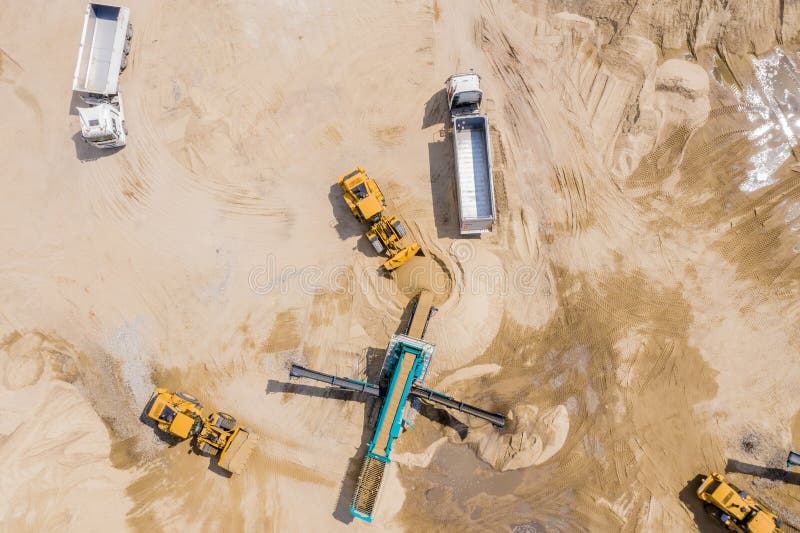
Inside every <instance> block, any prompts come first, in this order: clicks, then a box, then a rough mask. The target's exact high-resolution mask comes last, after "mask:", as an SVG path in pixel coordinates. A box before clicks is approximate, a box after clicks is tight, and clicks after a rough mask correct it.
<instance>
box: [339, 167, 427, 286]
mask: <svg viewBox="0 0 800 533" xmlns="http://www.w3.org/2000/svg"><path fill="white" fill-rule="evenodd" d="M339 186H340V187H341V188H342V190H343V191H344V201H345V203H347V206H348V207H349V208H350V211H351V212H352V213H353V215H354V216H355V217H356V218H357V219H358V220H360V221H361V222H369V223H371V226H370V229H369V230H368V231H367V233H366V237H367V240H368V241H369V243H370V244H371V245H372V248H373V249H374V250H375V251H376V252H377V253H378V254H379V255H384V254H385V255H386V256H387V257H388V258H389V259H387V260H386V261H385V262H384V263H383V268H385V269H386V270H389V271H391V270H394V269H395V268H397V267H399V266H400V265H402V264H404V263H405V262H406V261H408V260H409V259H411V258H412V257H414V256H415V255H417V254H419V253H420V252H421V247H420V245H419V244H417V243H412V244H410V245H408V246H404V244H403V238H404V237H405V236H406V229H405V227H404V226H403V223H402V222H400V220H398V219H397V218H396V217H390V216H386V215H384V214H383V209H384V207H385V206H386V200H385V198H384V196H383V193H382V192H381V189H380V187H378V184H377V183H375V180H373V179H372V178H370V177H369V176H368V175H367V173H366V171H365V170H364V169H363V168H361V167H356V168H354V169H353V170H351V171H350V172H347V173H345V174H343V175H342V176H340V177H339Z"/></svg>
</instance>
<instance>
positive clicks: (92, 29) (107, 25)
mask: <svg viewBox="0 0 800 533" xmlns="http://www.w3.org/2000/svg"><path fill="white" fill-rule="evenodd" d="M128 18H129V15H128V10H127V9H126V8H119V7H115V6H105V5H99V4H90V5H89V6H88V7H87V14H86V18H85V22H84V33H83V38H82V40H81V50H80V53H79V55H78V65H77V67H76V68H75V79H74V81H73V90H77V91H82V92H90V93H98V94H115V93H116V92H117V82H118V80H119V69H120V64H121V61H122V57H123V47H124V45H125V34H126V33H127V31H128Z"/></svg>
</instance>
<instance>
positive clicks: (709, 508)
mask: <svg viewBox="0 0 800 533" xmlns="http://www.w3.org/2000/svg"><path fill="white" fill-rule="evenodd" d="M703 509H704V510H705V512H706V514H707V515H708V516H710V517H711V518H712V519H713V520H714V521H715V522H722V511H720V510H719V509H717V508H716V507H715V506H713V505H711V504H710V503H707V504H705V505H703Z"/></svg>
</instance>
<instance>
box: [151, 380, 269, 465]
mask: <svg viewBox="0 0 800 533" xmlns="http://www.w3.org/2000/svg"><path fill="white" fill-rule="evenodd" d="M148 406H149V408H148V409H147V417H148V418H149V419H151V420H154V421H155V422H156V423H157V424H158V429H160V430H161V431H163V432H165V433H167V434H169V435H172V436H174V437H177V438H179V439H182V440H183V439H189V438H191V439H193V443H192V444H193V446H194V447H195V448H196V449H197V450H199V451H200V452H201V453H204V454H207V455H212V456H217V461H218V464H219V466H220V467H222V468H224V469H225V470H227V471H228V472H232V473H234V474H240V473H241V472H242V470H243V469H244V465H245V463H246V462H247V459H248V458H249V457H250V454H251V453H252V452H253V450H254V449H255V447H256V446H257V443H258V436H257V435H255V434H253V433H251V432H250V431H249V430H247V429H244V428H243V427H241V426H239V424H238V423H237V422H236V419H235V418H234V417H232V416H231V415H229V414H227V413H224V412H222V411H215V412H212V413H210V414H209V415H208V416H205V411H204V408H203V406H202V404H201V403H200V401H199V400H198V399H197V398H195V397H194V396H192V395H191V394H187V393H185V392H174V393H173V392H170V391H168V390H167V389H162V388H157V389H156V390H155V392H154V393H153V396H152V397H151V398H150V401H149V402H148Z"/></svg>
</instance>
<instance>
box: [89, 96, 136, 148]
mask: <svg viewBox="0 0 800 533" xmlns="http://www.w3.org/2000/svg"><path fill="white" fill-rule="evenodd" d="M77 109H78V115H79V116H80V120H81V135H82V136H83V140H84V141H86V142H87V143H88V144H91V145H92V146H96V147H98V148H117V147H120V146H125V125H124V123H123V120H122V116H121V113H120V112H119V110H118V109H116V108H115V107H114V106H112V105H110V104H101V105H97V106H93V107H79V108H77Z"/></svg>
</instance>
